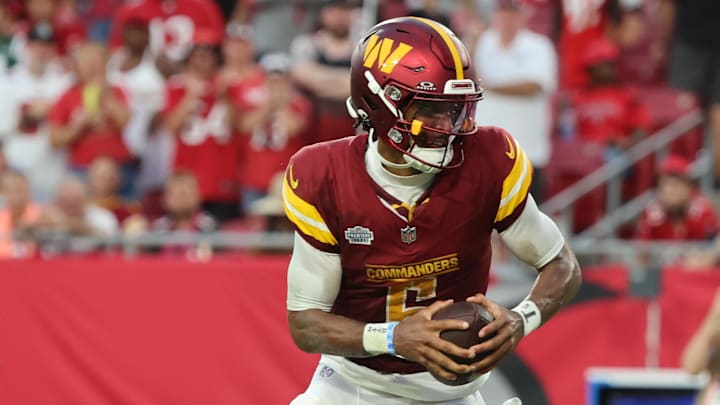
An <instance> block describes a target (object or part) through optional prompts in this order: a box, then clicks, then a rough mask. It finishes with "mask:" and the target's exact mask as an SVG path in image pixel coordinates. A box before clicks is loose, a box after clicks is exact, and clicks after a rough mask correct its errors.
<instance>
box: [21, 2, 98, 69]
mask: <svg viewBox="0 0 720 405" xmlns="http://www.w3.org/2000/svg"><path fill="white" fill-rule="evenodd" d="M22 16H23V17H24V18H23V20H22V23H21V24H20V25H19V26H18V27H17V29H16V31H15V35H14V36H13V51H14V52H16V57H17V58H18V59H19V60H22V59H23V58H24V57H25V54H24V49H25V41H26V38H27V34H28V32H29V31H30V29H31V28H32V27H35V26H37V25H49V26H50V27H51V28H52V31H53V32H54V33H55V35H54V37H53V39H54V42H55V46H56V47H57V51H58V52H59V53H60V54H61V55H65V54H66V53H68V52H71V51H72V49H73V48H74V47H75V46H76V45H78V44H80V43H82V42H83V41H84V40H85V38H86V29H85V28H86V27H85V23H84V22H83V21H81V20H80V18H79V16H78V14H77V10H76V9H75V4H74V2H72V1H58V0H27V1H25V2H23V8H22Z"/></svg>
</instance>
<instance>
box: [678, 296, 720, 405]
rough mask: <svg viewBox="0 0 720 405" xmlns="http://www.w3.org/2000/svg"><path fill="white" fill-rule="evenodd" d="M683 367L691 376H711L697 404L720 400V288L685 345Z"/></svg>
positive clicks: (712, 402) (704, 404)
mask: <svg viewBox="0 0 720 405" xmlns="http://www.w3.org/2000/svg"><path fill="white" fill-rule="evenodd" d="M682 367H683V368H684V369H685V370H686V371H687V372H688V373H691V374H699V373H701V372H707V373H708V374H709V377H710V378H709V379H708V382H707V384H706V385H705V388H704V389H703V390H702V391H701V392H700V395H699V396H698V398H697V400H696V402H695V403H696V404H697V405H713V404H716V403H717V402H718V400H720V288H719V289H717V291H716V292H715V298H714V300H713V302H712V305H711V307H710V309H709V310H708V311H707V314H706V315H705V319H703V321H702V323H701V324H700V326H699V327H698V328H697V329H696V330H695V333H694V334H693V336H692V337H691V338H690V341H689V342H688V343H687V344H686V345H685V349H684V350H683V354H682Z"/></svg>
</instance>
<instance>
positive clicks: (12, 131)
mask: <svg viewBox="0 0 720 405" xmlns="http://www.w3.org/2000/svg"><path fill="white" fill-rule="evenodd" d="M53 41H54V33H53V31H52V27H51V26H50V25H48V24H39V25H36V26H35V27H33V28H32V29H31V30H30V31H29V32H28V35H27V41H26V43H25V47H26V50H25V54H26V58H25V59H23V61H22V62H21V63H20V64H18V65H16V66H15V67H14V68H13V69H12V70H11V71H10V72H9V73H8V75H7V77H6V78H5V79H0V94H2V97H0V115H2V117H3V119H2V120H0V137H2V139H3V142H4V144H5V145H4V151H5V156H6V158H7V161H8V165H9V166H10V167H11V168H13V169H15V170H18V171H21V172H23V173H24V174H25V175H26V176H27V178H28V180H29V182H30V185H31V188H32V193H33V195H34V197H35V198H36V199H37V200H38V201H41V202H47V201H49V200H50V198H52V194H53V193H54V191H55V189H56V188H57V185H58V184H59V182H60V180H61V179H62V178H63V177H64V175H65V167H66V166H67V161H66V160H67V159H66V157H65V155H64V154H63V153H62V152H58V151H56V150H53V149H52V148H51V146H50V140H49V132H48V125H47V118H48V114H49V112H50V109H51V108H52V106H53V104H54V103H55V101H56V100H57V99H58V98H59V97H60V95H62V94H63V93H64V92H65V91H66V90H67V88H68V87H69V86H70V85H71V84H72V82H71V77H70V75H68V74H67V73H65V71H64V69H63V68H62V66H61V63H60V61H59V60H58V57H57V53H56V51H55V45H54V43H53Z"/></svg>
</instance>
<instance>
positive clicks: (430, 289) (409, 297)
mask: <svg viewBox="0 0 720 405" xmlns="http://www.w3.org/2000/svg"><path fill="white" fill-rule="evenodd" d="M436 289H437V278H435V277H431V278H425V279H422V280H411V281H406V282H404V283H400V284H395V285H392V286H390V287H388V295H387V306H386V307H385V312H386V316H387V321H388V322H392V321H402V320H403V319H405V318H407V317H408V316H410V315H412V314H414V313H415V312H417V311H419V310H421V309H423V308H425V306H424V305H414V304H417V303H419V302H421V301H425V300H429V299H431V298H435V292H436Z"/></svg>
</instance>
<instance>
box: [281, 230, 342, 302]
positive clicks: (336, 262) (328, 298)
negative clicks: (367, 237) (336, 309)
mask: <svg viewBox="0 0 720 405" xmlns="http://www.w3.org/2000/svg"><path fill="white" fill-rule="evenodd" d="M341 279H342V266H341V262H340V255H339V254H335V253H327V252H323V251H321V250H318V249H316V248H314V247H313V246H312V245H311V244H309V243H307V242H306V241H305V239H303V238H302V236H300V235H299V234H298V233H297V232H295V245H294V247H293V254H292V258H291V259H290V266H289V268H288V276H287V284H288V289H287V309H288V310H289V311H304V310H306V309H319V310H322V311H325V312H329V311H330V310H331V309H332V306H333V303H334V302H335V298H336V297H337V295H338V292H339V291H340V281H341Z"/></svg>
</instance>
